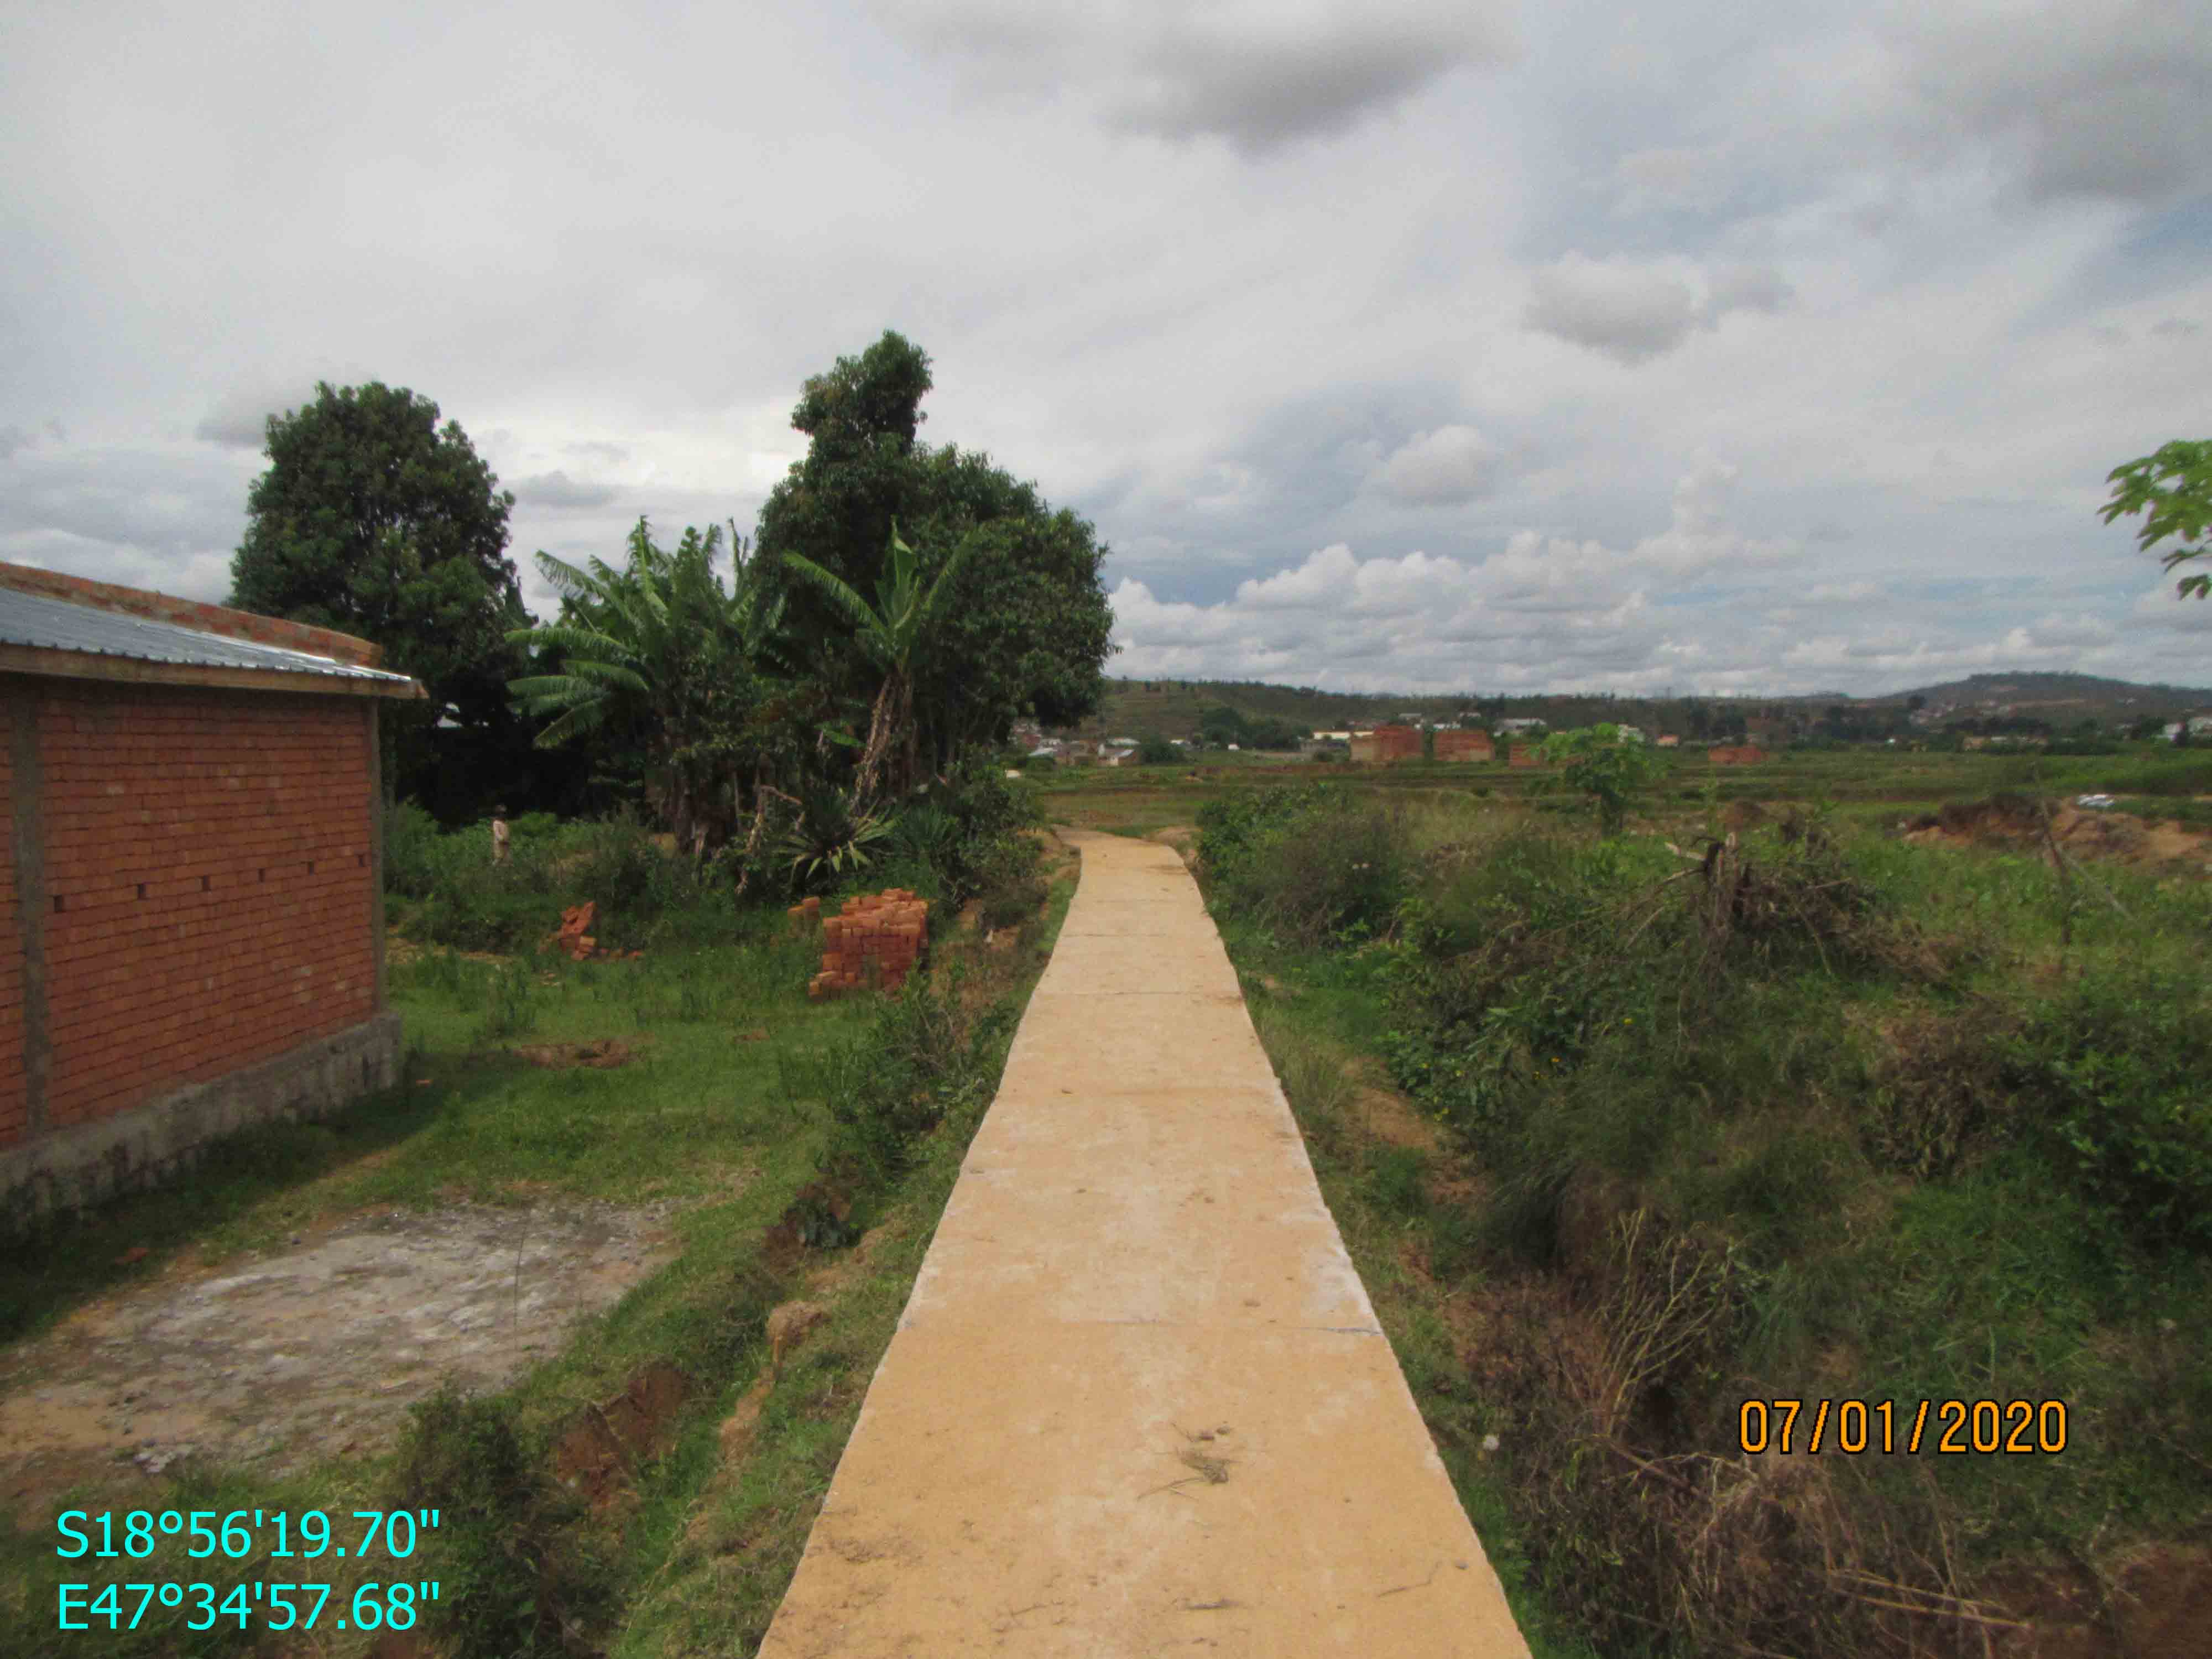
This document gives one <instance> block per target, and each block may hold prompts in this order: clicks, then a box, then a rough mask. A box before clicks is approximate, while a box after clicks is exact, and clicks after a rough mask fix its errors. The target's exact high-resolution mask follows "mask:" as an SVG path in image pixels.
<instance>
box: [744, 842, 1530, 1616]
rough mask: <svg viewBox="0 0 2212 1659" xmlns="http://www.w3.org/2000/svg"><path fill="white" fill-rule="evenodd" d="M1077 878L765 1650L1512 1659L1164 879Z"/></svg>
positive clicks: (1209, 934)
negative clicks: (1057, 936)
mask: <svg viewBox="0 0 2212 1659" xmlns="http://www.w3.org/2000/svg"><path fill="white" fill-rule="evenodd" d="M1062 834H1063V836H1066V838H1067V839H1068V840H1069V841H1070V842H1072V843H1073V845H1075V846H1076V848H1078V850H1079V852H1080V854H1081V855H1082V860H1083V872H1082V877H1081V880H1080V883H1079V886H1078V889H1077V891H1076V895H1075V898H1074V901H1073V904H1072V906H1071V908H1069V911H1068V914H1067V919H1066V924H1065V926H1064V927H1062V928H1061V930H1060V941H1059V944H1058V945H1057V947H1056V948H1055V949H1054V952H1053V957H1052V961H1051V963H1050V964H1049V965H1048V967H1047V969H1045V973H1044V976H1043V978H1042V980H1041V981H1039V982H1038V985H1037V987H1036V994H1034V995H1033V996H1032V997H1031V999H1030V1006H1029V1009H1028V1012H1026V1014H1025V1015H1024V1018H1023V1020H1022V1024H1021V1028H1020V1030H1019V1031H1018V1034H1017V1036H1016V1037H1015V1039H1014V1044H1013V1048H1012V1054H1011V1055H1010V1056H1009V1058H1008V1060H1007V1064H1006V1075H1005V1078H1004V1079H1003V1081H1002V1083H1001V1085H1000V1091H999V1094H998V1097H997V1099H996V1100H995V1101H994V1103H993V1104H992V1106H991V1109H990V1111H989V1113H988V1115H987V1116H986V1117H985V1118H984V1120H983V1122H982V1126H981V1128H980V1129H979V1130H978V1131H977V1133H976V1135H975V1141H974V1144H973V1146H971V1147H970V1149H969V1154H968V1158H967V1161H966V1163H965V1164H964V1165H963V1168H962V1171H961V1176H960V1180H959V1182H958V1184H957V1186H956V1187H955V1188H953V1192H952V1196H951V1201H950V1202H949V1203H948V1204H947V1206H946V1207H945V1216H944V1219H943V1221H942V1222H941V1223H940V1224H939V1228H938V1231H937V1235H936V1237H935V1239H934V1241H933V1243H932V1244H931V1246H930V1249H929V1253H928V1255H927V1259H926V1260H925V1261H923V1263H922V1267H921V1275H920V1277H919V1278H918V1279H916V1281H915V1287H914V1291H913V1295H912V1297H911V1298H910V1299H909V1301H908V1304H907V1308H906V1311H905V1314H904V1316H902V1319H901V1321H900V1322H899V1328H898V1331H897V1334H896V1335H895V1336H894V1337H893V1338H892V1340H891V1344H890V1348H889V1349H888V1350H887V1351H886V1352H885V1353H884V1359H883V1363H882V1364H881V1365H880V1366H879V1367H878V1370H877V1372H876V1376H875V1378H874V1381H873V1383H872V1385H871V1387H870V1389H869V1390H868V1395H867V1399H866V1402H865V1403H864V1405H863V1406H862V1407H861V1411H860V1419H859V1422H858V1424H857V1425H856V1426H855V1427H854V1431H853V1436H852V1439H851V1441H850V1442H849V1443H848V1445H847V1447H846V1449H845V1454H844V1457H843V1459H842V1462H840V1463H839V1465H838V1467H837V1472H836V1477H835V1479H834V1480H832V1482H831V1484H830V1487H829V1495H828V1497H827V1498H826V1499H825V1500H824V1502H823V1507H822V1512H821V1514H820V1516H819V1517H818V1518H817V1521H816V1522H815V1525H814V1529H813V1532H812V1534H811V1536H810V1538H809V1539H808V1541H807V1545H806V1551H805V1556H804V1557H803V1558H802V1559H801V1560H800V1562H799V1571H798V1574H797V1576H796V1577H794V1579H793V1582H792V1586H791V1589H790V1591H789V1593H788V1594H787V1595H786V1596H785V1598H784V1601H783V1604H782V1606H781V1608H780V1609H779V1610H778V1612H777V1614H776V1617H775V1622H774V1624H773V1625H772V1626H770V1628H769V1633H768V1636H767V1638H766V1640H765V1641H764V1642H763V1644H762V1646H761V1650H760V1651H761V1654H762V1656H763V1659H829V1656H836V1659H893V1656H896V1659H924V1656H928V1659H936V1656H944V1659H951V1656H956V1655H968V1654H1018V1655H1024V1656H1028V1655H1054V1656H1058V1655H1066V1656H1084V1659H1121V1656H1127V1659H1137V1656H1152V1655H1158V1654H1164V1653H1167V1652H1170V1651H1176V1650H1185V1649H1203V1650H1206V1651H1208V1652H1212V1653H1215V1654H1226V1655H1251V1656H1255V1659H1259V1656H1267V1659H1303V1656H1307V1655H1335V1654H1344V1655H1355V1654H1356V1655H1359V1656H1363V1659H1366V1656H1379V1659H1431V1656H1435V1659H1443V1656H1454V1659H1460V1656H1465V1659H1525V1656H1526V1655H1527V1654H1528V1648H1527V1645H1526V1644H1524V1643H1523V1641H1522V1638H1521V1634H1520V1632H1519V1630H1518V1629H1517V1628H1516V1626H1515V1624H1514V1621H1513V1617H1512V1614H1511V1613H1510V1611H1509V1610H1508V1609H1507V1607H1506V1604H1505V1598H1504V1593H1503V1591H1502V1590H1501V1589H1500V1588H1499V1585H1498V1578H1497V1576H1496V1574H1495V1573H1493V1572H1492V1570H1491V1567H1490V1564H1489V1562H1488V1560H1487V1559H1486V1558H1485V1556H1484V1554H1483V1552H1482V1547H1481V1545H1480V1543H1479V1542H1478V1541H1476V1538H1475V1534H1474V1528H1472V1527H1471V1526H1469V1525H1468V1520H1467V1516H1466V1515H1465V1513H1464V1512H1463V1511H1462V1510H1461V1508H1460V1505H1459V1502H1458V1499H1457V1498H1456V1497H1455V1494H1454V1492H1453V1491H1452V1487H1451V1483H1450V1480H1449V1477H1448V1476H1447V1475H1446V1474H1445V1472H1444V1468H1443V1463H1442V1462H1440V1461H1439V1460H1438V1458H1437V1454H1436V1449H1435V1447H1434V1445H1433V1444H1432V1443H1431V1440H1430V1438H1429V1434H1428V1431H1427V1429H1426V1427H1425V1425H1423V1424H1422V1422H1421V1419H1420V1416H1419V1413H1418V1412H1417V1410H1416V1409H1415V1407H1414V1404H1413V1395H1411V1393H1410V1392H1409V1391H1408V1390H1407V1386H1406V1382H1405V1378H1404V1376H1403V1375H1402V1374H1401V1372H1400V1370H1399V1369H1398V1363H1397V1358H1396V1357H1395V1355H1394V1354H1393V1353H1392V1352H1391V1349H1390V1344H1389V1340H1388V1339H1387V1338H1386V1337H1385V1336H1384V1335H1383V1331H1382V1329H1381V1328H1380V1326H1379V1325H1378V1324H1377V1323H1376V1318H1375V1313H1374V1310H1373V1309H1372V1307H1371V1306H1370V1304H1369V1302H1368V1299H1367V1294H1366V1291H1364V1288H1363V1287H1362V1286H1361V1285H1360V1282H1359V1279H1358V1275H1357V1274H1356V1273H1354V1272H1353V1270H1352V1261H1351V1258H1350V1257H1349V1256H1348V1255H1346V1252H1345V1249H1344V1244H1343V1241H1342V1239H1341V1238H1340V1237H1339V1235H1338V1232H1337V1230H1336V1225H1335V1223H1334V1221H1333V1220H1332V1219H1331V1218H1330V1216H1329V1213H1328V1209H1327V1207H1326V1206H1324V1205H1323V1204H1322V1197H1321V1190H1320V1188H1319V1187H1318V1186H1317V1185H1316V1182H1315V1180H1314V1175H1313V1169H1312V1166H1311V1164H1310V1163H1309V1162H1308V1161H1307V1158H1306V1154H1305V1147H1304V1142H1303V1141H1302V1140H1301V1139H1300V1138H1299V1134H1298V1131H1297V1125H1296V1123H1295V1122H1294V1121H1293V1120H1292V1118H1291V1112H1290V1109H1289V1107H1288V1105H1287V1104H1286V1103H1285V1100H1284V1098H1283V1095H1282V1092H1281V1090H1280V1089H1279V1086H1278V1085H1277V1084H1276V1081H1275V1077H1274V1073H1273V1071H1272V1069H1271V1068H1270V1067H1269V1066H1268V1063H1267V1055H1266V1054H1265V1053H1264V1052H1263V1051H1262V1050H1261V1046H1260V1042H1259V1039H1258V1037H1257V1036H1256V1035H1255V1032H1254V1030H1253V1029H1252V1022H1251V1019H1250V1017H1249V1014H1248V1013H1247V1012H1246V1010H1245V1007H1244V1001H1243V995H1242V994H1241V992H1240V991H1239V989H1238V986H1237V976H1236V974H1235V972H1234V970H1233V969H1231V966H1230V963H1229V958H1228V955H1227V953H1226V952H1225V951H1224V950H1223V948H1222V945H1221V940H1220V938H1219V935H1218V933H1216V932H1215V930H1214V927H1213V924H1212V920H1211V919H1210V918H1209V917H1208V916H1207V915H1206V910H1205V907H1204V905H1203V904H1202V903H1201V902H1200V898H1199V894H1198V888H1197V885H1196V884H1195V883H1194V881H1193V880H1192V879H1191V877H1190V875H1189V873H1188V872H1187V871H1186V870H1185V869H1184V868H1183V866H1182V861H1181V860H1180V859H1179V858H1178V857H1177V856H1176V854H1175V853H1174V852H1172V851H1171V850H1170V849H1169V848H1165V847H1161V846H1157V845H1153V844H1152V843H1149V842H1135V841H1128V840H1123V839H1120V838H1117V837H1115V836H1101V835H1088V834H1082V833H1079V832H1071V831H1063V832H1062Z"/></svg>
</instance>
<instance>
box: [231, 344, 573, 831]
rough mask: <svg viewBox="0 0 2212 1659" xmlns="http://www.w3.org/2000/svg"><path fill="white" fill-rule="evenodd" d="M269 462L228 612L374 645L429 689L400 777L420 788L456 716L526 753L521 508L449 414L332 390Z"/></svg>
mask: <svg viewBox="0 0 2212 1659" xmlns="http://www.w3.org/2000/svg"><path fill="white" fill-rule="evenodd" d="M266 453H267V455H268V459H269V466H268V470H267V471H264V473H263V474H262V475H261V477H259V478H258V480H256V481H255V483H254V484H253V487H252V491H251V493H250V494H249V495H247V497H246V536H245V539H244V540H243V541H242V542H240V544H239V547H238V550H237V552H236V554H235V555H234V557H233V558H232V561H231V592H230V599H229V603H230V604H231V605H234V606H236V607H237V608H239V609H240V610H245V611H258V612H259V613H261V614H262V615H264V616H270V617H287V618H289V619H290V620H292V621H295V622H304V623H314V624H316V625H318V626H319V627H325V628H335V629H341V630H343V632H346V633H349V634H354V635H359V636H360V637H362V638H363V639H367V640H371V641H374V642H375V643H377V644H378V645H380V646H382V647H384V652H385V662H386V665H387V666H388V667H390V668H392V670H394V671H397V672H398V673H403V674H410V675H412V676H414V677H415V678H416V679H419V680H421V681H422V684H423V685H424V687H425V688H426V689H427V690H428V692H429V694H430V703H429V706H428V708H423V709H422V710H421V711H420V712H419V713H416V714H412V715H411V719H412V721H413V729H412V730H410V732H408V733H407V734H406V744H405V747H404V757H403V759H402V761H401V764H400V769H401V770H402V771H404V772H405V773H407V774H409V775H410V781H412V782H413V783H414V785H415V786H416V787H417V788H420V787H422V782H423V781H424V778H425V775H427V774H428V773H429V772H431V771H433V770H435V753H434V752H433V749H434V744H433V743H432V740H431V738H430V722H432V721H434V720H437V719H438V718H439V716H440V715H441V714H443V713H444V712H445V710H446V709H447V708H449V707H450V708H452V709H453V711H454V717H455V719H456V720H457V721H458V722H459V728H460V729H461V731H462V732H463V734H464V736H465V737H466V738H475V739H478V740H481V739H483V738H485V737H487V736H490V737H492V738H495V744H496V746H499V747H502V748H509V749H520V748H523V747H525V746H526V740H525V739H524V738H522V736H521V734H520V731H519V728H517V727H516V726H515V724H514V721H513V716H512V714H511V713H510V711H509V709H508V707H507V687H506V682H507V678H508V676H509V674H510V673H512V672H513V656H512V653H510V651H509V649H508V647H507V634H508V631H509V630H510V629H514V628H517V627H520V626H521V625H523V624H524V623H527V622H528V621H529V620H530V617H529V613H528V612H527V611H525V610H524V609H523V605H522V595H521V591H520V586H519V584H518V583H517V581H516V579H515V569H514V562H513V560H511V559H509V558H508V557H507V512H508V509H509V508H510V507H512V506H513V502H514V497H513V495H510V494H508V493H507V492H505V491H503V490H501V489H500V488H499V481H498V479H497V478H496V477H495V476H494V475H493V473H492V471H491V469H490V468H489V466H488V465H485V464H484V462H483V459H482V458H481V457H479V456H478V455H477V453H476V450H475V448H474V447H472V446H471V444H470V442H469V440H468V435H467V434H465V432H463V431H462V430H461V428H460V425H459V422H453V421H448V422H446V424H445V425H444V427H443V428H441V427H440V426H439V424H438V405H437V404H435V403H433V402H432V401H431V400H430V399H429V398H425V397H422V396H420V395H418V394H416V392H410V391H409V390H407V389H406V388H405V387H404V386H400V387H394V386H385V385H383V384H382V383H380V382H378V381H374V380H372V381H370V382H369V383H368V384H367V385H365V386H346V387H343V388H339V387H333V386H330V385H329V384H328V383H326V382H325V383H323V384H320V385H319V386H317V387H316V388H315V399H314V401H313V403H310V404H304V405H302V406H301V408H298V409H295V410H291V411H289V413H286V414H283V415H272V416H270V418H269V425H268V446H267V452H266ZM402 718H403V720H404V719H408V718H410V717H409V716H404V715H403V717H402ZM478 746H479V747H481V746H482V745H481V742H480V741H479V743H478ZM493 787H496V786H493Z"/></svg>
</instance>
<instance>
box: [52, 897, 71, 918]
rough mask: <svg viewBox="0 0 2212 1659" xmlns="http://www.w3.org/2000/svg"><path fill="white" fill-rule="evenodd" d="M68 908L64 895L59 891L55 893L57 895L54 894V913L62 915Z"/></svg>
mask: <svg viewBox="0 0 2212 1659" xmlns="http://www.w3.org/2000/svg"><path fill="white" fill-rule="evenodd" d="M66 908H68V905H67V904H66V902H64V900H63V898H62V896H61V895H60V894H59V893H57V894H55V895H54V914H55V915H61V913H62V912H63V911H64V909H66Z"/></svg>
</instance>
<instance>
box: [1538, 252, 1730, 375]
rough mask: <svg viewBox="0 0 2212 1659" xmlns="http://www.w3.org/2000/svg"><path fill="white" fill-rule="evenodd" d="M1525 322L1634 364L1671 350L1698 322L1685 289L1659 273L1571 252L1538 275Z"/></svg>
mask: <svg viewBox="0 0 2212 1659" xmlns="http://www.w3.org/2000/svg"><path fill="white" fill-rule="evenodd" d="M1529 289H1530V293H1529V301H1528V312H1527V322H1528V326H1529V327H1531V328H1533V329H1535V330H1536V331H1539V332H1541V333H1544V334H1551V335H1555V336H1557V337H1559V338H1560V339H1562V340H1566V341H1569V342H1571V343H1573V344H1576V345H1582V346H1588V347H1589V348H1590V349H1592V350H1594V351H1601V352H1603V353H1604V354H1605V355H1606V356H1608V357H1611V358H1613V360H1614V361H1615V362H1621V363H1627V364H1630V365H1634V364H1637V363H1640V362H1645V361H1647V360H1648V359H1650V358H1653V357H1656V356H1659V355H1660V354H1661V353H1662V352H1666V351H1672V350H1673V349H1674V348H1675V347H1676V346H1678V345H1680V344H1681V343H1682V342H1683V341H1684V340H1685V339H1686V338H1688V337H1689V333H1690V330H1691V329H1692V327H1693V326H1694V325H1695V324H1696V322H1697V316H1698V307H1697V295H1696V293H1695V292H1694V290H1692V288H1691V287H1690V285H1689V283H1686V282H1684V281H1683V280H1682V279H1681V278H1680V276H1674V275H1672V274H1670V273H1669V272H1668V271H1666V270H1657V269H1654V268H1651V267H1650V266H1644V265H1638V264H1632V263H1630V262H1627V261H1625V260H1603V259H1593V258H1589V256H1587V255H1585V254H1582V253H1570V254H1568V255H1566V257H1565V258H1562V259H1560V260H1559V262H1558V263H1557V264H1553V265H1550V266H1547V267H1546V268H1545V269H1543V270H1539V271H1537V272H1536V273H1535V276H1534V278H1533V280H1532V281H1531V283H1530V284H1529Z"/></svg>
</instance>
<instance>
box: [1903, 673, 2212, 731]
mask: <svg viewBox="0 0 2212 1659" xmlns="http://www.w3.org/2000/svg"><path fill="white" fill-rule="evenodd" d="M1908 696H1920V697H1923V698H1925V699H1926V700H1927V704H1928V707H1929V708H1942V707H1944V706H1945V705H1947V704H1948V705H1949V706H1950V707H1953V708H1989V707H1993V706H1996V705H1999V704H2003V703H2010V704H2012V705H2013V707H2014V708H2016V709H2019V710H2021V711H2022V712H2026V711H2027V710H2028V709H2041V708H2059V709H2066V710H2068V711H2073V710H2076V709H2078V710H2079V711H2080V716H2077V718H2078V717H2087V716H2094V717H2095V718H2097V719H2100V720H2112V719H2118V718H2122V717H2123V714H2124V713H2125V714H2126V716H2127V717H2130V718H2133V717H2136V716H2140V715H2141V714H2144V713H2146V712H2155V711H2157V710H2160V709H2167V708H2171V709H2172V710H2173V711H2175V712H2176V713H2179V712H2180V711H2181V710H2183V709H2184V708H2198V707H2200V706H2207V705H2212V690H2206V689H2205V688H2203V687H2202V686H2186V685H2139V684H2136V683H2135V682H2134V681H2132V680H2108V679H2103V678H2100V677H2098V676H2097V675H2094V674H2045V673H2026V674H2002V673H1999V674H1970V675H1968V676H1967V677H1966V678H1965V679H1963V680H1951V681H1948V682H1947V683H1946V684H1942V685H1923V686H1917V687H1915V688H1913V690H1911V691H1898V692H1893V693H1892V694H1891V695H1890V696H1886V697H1879V698H1869V699H1867V701H1868V702H1902V701H1903V700H1904V699H1905V698H1906V697H1908Z"/></svg>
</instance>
